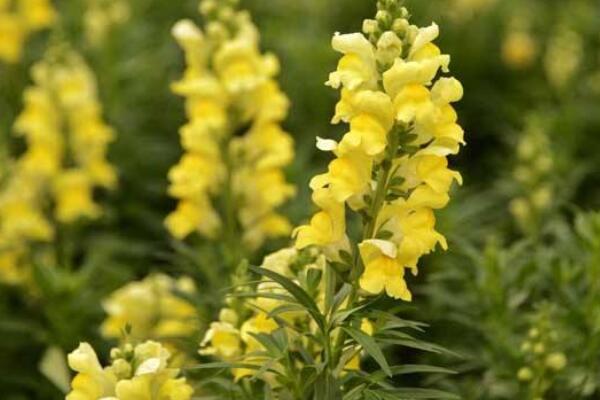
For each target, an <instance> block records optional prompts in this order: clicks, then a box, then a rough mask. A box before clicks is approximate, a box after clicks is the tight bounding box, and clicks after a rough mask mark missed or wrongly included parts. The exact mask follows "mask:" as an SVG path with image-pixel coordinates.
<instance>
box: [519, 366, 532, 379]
mask: <svg viewBox="0 0 600 400" xmlns="http://www.w3.org/2000/svg"><path fill="white" fill-rule="evenodd" d="M517 378H518V379H519V380H520V381H523V382H527V381H530V380H531V379H532V378H533V372H532V371H531V369H530V368H527V367H523V368H521V369H520V370H519V372H518V373H517Z"/></svg>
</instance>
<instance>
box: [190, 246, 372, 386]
mask: <svg viewBox="0 0 600 400" xmlns="http://www.w3.org/2000/svg"><path fill="white" fill-rule="evenodd" d="M262 268H264V269H266V270H269V271H273V272H275V273H277V274H279V275H281V276H284V277H286V278H288V279H290V280H291V281H292V282H294V283H296V284H298V285H300V286H301V287H303V288H306V289H307V291H308V293H309V294H310V295H311V296H312V297H313V298H314V299H315V303H316V304H317V306H318V309H319V311H320V312H322V313H324V312H325V282H324V280H320V279H319V280H317V279H314V277H316V276H319V277H320V276H322V274H323V273H324V271H325V268H326V259H325V257H324V255H322V254H319V253H318V252H317V251H315V249H312V250H304V251H298V250H296V249H294V248H284V249H282V250H279V251H277V252H275V253H272V254H270V255H268V256H266V257H265V258H264V260H263V264H262ZM237 288H238V289H237V291H238V293H241V294H243V299H242V300H240V299H238V298H236V297H235V296H233V297H230V298H229V299H228V307H226V308H223V309H222V310H221V312H220V313H219V320H218V321H216V322H213V323H212V324H211V325H210V329H209V330H208V331H207V333H206V335H205V337H204V339H203V341H202V343H201V350H200V354H202V355H211V356H214V357H216V358H218V359H221V360H226V361H230V362H236V361H239V362H242V363H243V364H245V365H246V366H249V365H256V366H257V368H256V369H251V368H233V369H232V373H233V375H234V377H235V379H236V380H239V379H241V378H243V377H245V376H250V375H253V374H254V373H255V371H256V370H258V369H259V368H258V366H260V365H262V364H264V363H265V362H267V361H268V360H269V359H268V357H265V356H264V355H261V354H260V353H261V352H264V351H265V350H266V347H265V345H264V343H263V342H261V341H259V340H258V339H257V337H256V336H255V335H258V334H267V335H275V333H274V332H275V331H278V330H280V329H281V330H283V331H285V334H284V333H280V334H284V335H285V337H286V338H287V340H289V342H290V343H291V347H292V348H291V349H289V351H295V350H298V349H300V348H303V350H302V351H303V352H306V353H310V354H311V357H314V358H315V359H317V358H319V357H320V355H321V353H322V351H323V347H322V346H321V345H320V344H319V343H317V342H312V341H309V340H307V339H306V337H304V336H305V335H308V336H310V335H318V329H317V326H316V325H315V322H314V321H313V320H311V317H310V315H309V314H308V313H307V312H306V311H305V310H303V309H302V307H300V306H299V305H296V306H291V305H290V302H289V299H290V298H289V296H286V293H287V292H286V290H285V289H284V287H282V286H281V285H280V284H278V283H276V282H274V281H272V280H270V279H269V278H267V277H264V276H263V277H262V279H261V280H260V281H259V282H258V283H254V282H252V283H248V284H247V285H240V286H237ZM249 293H253V294H254V297H252V296H250V297H249V296H246V295H247V294H249ZM345 305H346V302H344V304H343V306H345ZM341 306H342V305H341ZM361 329H362V331H363V332H365V333H368V334H369V335H371V334H372V333H373V330H374V327H373V325H372V324H371V322H370V321H369V320H368V319H363V320H362V324H361ZM299 332H302V334H301V335H300V334H299ZM338 334H339V332H338ZM275 336H276V335H275ZM353 354H354V356H353V357H351V358H349V359H348V360H346V362H345V369H347V370H350V369H353V370H356V369H359V365H360V348H357V349H355V352H354V353H353ZM271 369H275V370H282V371H283V369H284V366H283V365H280V364H273V365H271ZM262 378H264V379H266V380H270V379H272V376H271V375H270V374H265V375H264V376H263V377H262Z"/></svg>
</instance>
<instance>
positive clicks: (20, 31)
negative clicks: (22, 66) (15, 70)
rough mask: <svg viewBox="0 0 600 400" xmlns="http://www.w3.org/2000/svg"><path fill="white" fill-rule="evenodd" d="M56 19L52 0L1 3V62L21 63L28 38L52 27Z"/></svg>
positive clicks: (20, 0) (16, 0) (14, 0)
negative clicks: (34, 33) (36, 32)
mask: <svg viewBox="0 0 600 400" xmlns="http://www.w3.org/2000/svg"><path fill="white" fill-rule="evenodd" d="M55 19H56V12H55V10H54V8H53V7H52V3H51V1H50V0H5V1H2V2H0V61H4V62H7V63H17V62H19V60H20V59H21V56H22V53H23V46H24V43H25V40H26V39H27V36H29V35H30V34H31V33H33V32H35V31H39V30H41V29H44V28H47V27H50V26H51V25H52V24H53V23H54V21H55Z"/></svg>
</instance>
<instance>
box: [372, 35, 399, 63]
mask: <svg viewBox="0 0 600 400" xmlns="http://www.w3.org/2000/svg"><path fill="white" fill-rule="evenodd" d="M401 54H402V41H401V40H400V38H399V37H398V35H396V34H395V33H394V32H391V31H386V32H384V33H383V34H382V35H381V37H380V38H379V41H378V42H377V53H376V57H377V61H379V62H380V63H381V64H383V65H389V66H391V65H392V64H393V63H394V60H395V59H396V58H398V57H400V55H401Z"/></svg>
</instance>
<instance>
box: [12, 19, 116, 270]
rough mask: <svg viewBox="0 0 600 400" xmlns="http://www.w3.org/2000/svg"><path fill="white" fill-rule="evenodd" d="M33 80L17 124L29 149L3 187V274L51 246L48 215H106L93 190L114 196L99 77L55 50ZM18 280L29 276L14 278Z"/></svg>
mask: <svg viewBox="0 0 600 400" xmlns="http://www.w3.org/2000/svg"><path fill="white" fill-rule="evenodd" d="M32 18H33V17H32ZM38 18H39V19H42V17H38ZM31 75H32V78H33V84H32V85H31V86H30V87H28V88H27V89H25V91H24V94H23V102H24V108H23V110H22V112H21V113H20V114H19V116H18V117H17V119H16V121H15V123H14V132H15V133H16V135H17V136H19V137H20V138H21V139H22V140H23V141H24V143H25V145H26V148H25V151H24V152H23V153H22V154H21V155H20V156H19V157H18V158H17V159H16V160H14V161H12V162H10V168H9V169H8V171H7V172H6V177H5V179H4V180H3V184H2V186H1V187H0V216H1V217H2V218H1V219H0V258H2V260H3V261H4V262H3V264H4V265H5V267H4V268H3V269H4V270H6V271H9V270H15V269H18V268H19V265H22V264H24V263H25V261H23V259H24V258H26V256H27V251H26V250H27V248H28V245H29V244H30V243H32V242H51V241H52V239H53V237H54V230H55V226H53V224H52V223H51V222H50V220H51V218H50V215H49V214H50V212H51V211H53V214H54V217H55V219H56V220H57V221H58V222H59V223H62V224H72V223H75V222H77V221H79V220H80V219H82V218H96V217H98V216H99V215H100V214H101V208H100V206H99V205H98V204H96V202H95V201H94V198H93V197H94V196H93V193H94V190H95V189H96V188H99V187H103V188H107V189H110V188H113V187H114V186H115V185H116V181H117V178H116V173H115V171H114V169H113V167H112V166H111V165H110V164H109V163H108V161H107V160H106V153H107V150H108V144H109V143H110V142H111V141H112V140H113V138H114V132H113V130H112V128H110V127H109V126H108V125H107V124H106V122H104V120H103V118H102V109H101V106H100V103H99V100H98V94H97V88H96V80H95V77H94V75H93V73H92V71H91V70H90V69H89V68H88V67H87V65H86V64H85V62H84V60H83V59H82V58H81V56H79V55H78V54H77V53H75V52H74V51H72V50H70V49H69V48H68V47H67V46H62V47H55V48H52V49H50V50H49V51H48V53H47V54H46V55H45V57H44V59H43V60H41V61H40V62H38V63H37V64H35V65H34V66H33V67H32V73H31ZM49 208H52V209H53V210H51V209H49ZM5 252H6V253H5ZM16 254H19V257H17V256H16ZM11 260H12V261H11ZM13 262H14V263H17V264H12V263H13ZM9 264H12V265H10V267H9ZM17 275H25V274H16V275H15V274H12V276H13V277H14V276H17ZM13 280H14V279H13Z"/></svg>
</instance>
